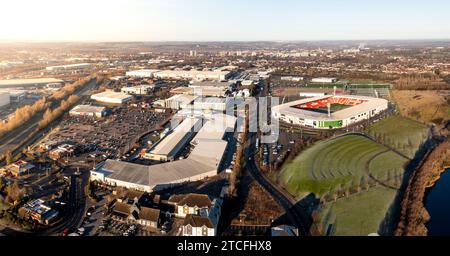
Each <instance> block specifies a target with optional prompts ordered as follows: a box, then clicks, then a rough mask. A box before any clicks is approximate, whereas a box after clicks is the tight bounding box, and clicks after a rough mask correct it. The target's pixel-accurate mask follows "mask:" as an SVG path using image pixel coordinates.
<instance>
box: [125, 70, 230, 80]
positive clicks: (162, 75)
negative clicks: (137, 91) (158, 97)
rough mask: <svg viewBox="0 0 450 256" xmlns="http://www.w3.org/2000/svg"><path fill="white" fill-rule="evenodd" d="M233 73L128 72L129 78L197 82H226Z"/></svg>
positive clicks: (199, 71)
mask: <svg viewBox="0 0 450 256" xmlns="http://www.w3.org/2000/svg"><path fill="white" fill-rule="evenodd" d="M231 74H232V73H231V72H228V71H221V70H215V71H208V70H206V71H205V70H152V69H141V70H133V71H128V72H126V76H128V77H140V78H158V79H174V80H180V79H186V80H197V81H204V80H209V81H225V80H227V79H228V78H229V77H230V76H231Z"/></svg>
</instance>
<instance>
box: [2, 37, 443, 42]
mask: <svg viewBox="0 0 450 256" xmlns="http://www.w3.org/2000/svg"><path fill="white" fill-rule="evenodd" d="M361 41H364V42H380V41H388V42H389V41H391V42H399V41H415V42H420V41H450V38H403V39H402V38H398V39H394V38H391V39H386V38H384V39H383V38H380V39H304V40H296V39H292V40H291V39H289V40H2V39H0V43H260V42H267V43H269V42H270V43H300V42H361Z"/></svg>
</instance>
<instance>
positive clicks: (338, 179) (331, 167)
mask: <svg viewBox="0 0 450 256" xmlns="http://www.w3.org/2000/svg"><path fill="white" fill-rule="evenodd" d="M406 162H407V159H405V158H403V157H401V156H399V155H398V154H396V153H394V152H392V151H390V150H388V149H387V148H386V147H385V146H383V145H380V144H378V143H375V142H373V141H371V140H369V139H367V138H365V137H362V136H357V135H350V136H344V137H340V138H337V139H333V140H329V141H325V142H320V143H318V144H316V145H314V146H312V147H311V148H309V149H307V150H305V151H304V152H302V153H301V154H300V155H299V156H297V158H295V159H294V161H292V162H291V163H287V164H286V165H285V166H284V167H283V169H282V171H281V172H280V175H279V177H278V181H279V182H280V183H281V184H282V185H283V186H284V187H285V188H286V189H287V190H288V191H289V192H290V193H291V194H292V195H294V196H296V197H298V198H301V197H302V196H304V195H306V194H308V193H314V194H316V195H317V196H319V197H320V196H322V195H324V194H326V193H331V192H334V191H335V190H337V189H340V188H343V187H349V186H350V187H354V186H359V185H360V183H361V182H362V180H363V179H366V180H367V176H368V172H370V174H372V175H373V176H375V177H377V178H378V177H387V174H388V173H389V172H390V173H391V174H392V173H394V174H397V173H401V172H402V170H403V165H404V164H405V163H406Z"/></svg>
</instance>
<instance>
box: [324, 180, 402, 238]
mask: <svg viewBox="0 0 450 256" xmlns="http://www.w3.org/2000/svg"><path fill="white" fill-rule="evenodd" d="M396 194H397V191H395V190H392V189H388V188H383V187H375V188H371V189H370V190H369V191H366V192H363V193H360V194H355V195H352V196H350V197H349V198H345V199H341V200H338V201H337V202H335V203H331V204H326V205H325V206H322V209H321V211H320V218H321V221H322V225H323V227H324V228H325V230H328V227H330V225H331V227H332V228H331V229H330V230H331V233H330V234H329V235H332V236H367V235H369V234H371V233H377V232H378V231H379V228H380V225H381V223H382V221H383V219H384V218H385V216H386V213H387V212H388V210H389V208H390V206H391V204H392V203H393V201H394V199H395V196H396Z"/></svg>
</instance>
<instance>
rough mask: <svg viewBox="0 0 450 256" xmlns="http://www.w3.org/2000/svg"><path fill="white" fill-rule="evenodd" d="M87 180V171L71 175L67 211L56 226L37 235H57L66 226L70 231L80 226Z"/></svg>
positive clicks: (84, 210) (83, 211)
mask: <svg viewBox="0 0 450 256" xmlns="http://www.w3.org/2000/svg"><path fill="white" fill-rule="evenodd" d="M88 182H89V171H85V172H83V173H82V174H81V175H80V176H76V175H73V176H71V182H70V188H69V202H68V204H67V207H68V208H67V211H66V213H65V214H64V217H63V219H62V220H61V222H60V223H58V224H57V225H56V226H53V227H51V228H49V229H47V230H45V231H43V232H42V233H40V234H39V235H43V236H50V235H59V234H61V233H62V232H63V231H64V230H65V229H66V228H67V229H69V230H70V231H71V232H74V231H76V229H77V228H78V227H79V226H80V224H81V222H82V220H83V218H84V216H85V212H86V195H85V187H86V185H87V183H88Z"/></svg>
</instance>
